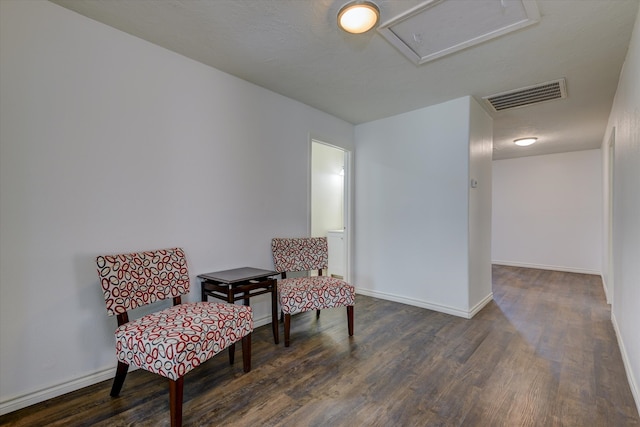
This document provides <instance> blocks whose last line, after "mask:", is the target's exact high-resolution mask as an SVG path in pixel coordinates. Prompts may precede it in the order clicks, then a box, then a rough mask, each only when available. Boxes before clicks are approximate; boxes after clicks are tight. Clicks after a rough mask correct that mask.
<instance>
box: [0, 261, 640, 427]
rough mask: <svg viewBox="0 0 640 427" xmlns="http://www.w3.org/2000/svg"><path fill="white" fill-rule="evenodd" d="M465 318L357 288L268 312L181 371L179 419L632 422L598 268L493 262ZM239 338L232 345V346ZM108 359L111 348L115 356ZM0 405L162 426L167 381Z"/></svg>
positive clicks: (99, 421)
mask: <svg viewBox="0 0 640 427" xmlns="http://www.w3.org/2000/svg"><path fill="white" fill-rule="evenodd" d="M493 291H494V301H492V302H491V303H489V304H488V305H487V306H486V307H485V308H484V309H483V310H482V311H481V312H480V313H478V314H477V315H476V317H475V318H474V319H472V320H466V319H461V318H457V317H454V316H450V315H446V314H442V313H437V312H433V311H429V310H425V309H421V308H417V307H412V306H407V305H403V304H398V303H393V302H388V301H383V300H378V299H375V298H370V297H366V296H362V295H359V296H358V297H357V300H356V309H355V336H353V337H352V338H349V337H348V335H347V322H346V310H344V309H334V310H325V311H323V312H322V315H321V317H320V319H319V320H316V319H315V313H304V314H300V315H297V316H294V318H293V319H292V335H291V337H292V341H291V347H290V348H284V347H283V345H282V343H281V344H280V345H279V346H276V345H275V344H273V340H272V336H271V330H270V325H266V326H263V327H261V328H258V329H257V330H256V331H255V332H254V334H253V363H252V365H253V370H252V371H251V372H249V373H247V374H244V373H243V372H242V363H239V362H238V360H239V361H241V360H242V359H241V354H240V352H241V351H240V349H239V348H238V349H237V350H236V351H237V353H238V354H237V355H236V364H235V365H234V366H229V364H228V358H227V354H226V352H224V353H222V354H219V355H217V356H216V357H214V358H213V359H212V360H210V361H208V362H207V363H205V364H203V365H202V366H200V367H199V368H198V369H195V370H194V371H192V372H190V373H189V374H187V376H186V378H185V388H184V393H185V396H184V423H185V425H188V426H218V425H225V426H348V427H355V426H463V425H464V426H640V418H639V417H638V412H637V409H636V407H635V403H634V400H633V397H632V395H631V390H630V388H629V385H628V383H627V379H626V375H625V372H624V367H623V364H622V358H621V355H620V352H619V350H618V346H617V343H616V338H615V335H614V331H613V328H612V325H611V321H610V310H609V307H608V306H607V304H606V302H605V297H604V293H603V290H602V282H601V280H600V278H599V277H598V276H590V275H583V274H574V273H563V272H553V271H544V270H534V269H525V268H515V267H505V266H494V268H493ZM238 347H239V346H238ZM114 364H115V360H114ZM110 387H111V381H105V382H102V383H99V384H96V385H94V386H91V387H87V388H84V389H82V390H78V391H76V392H73V393H69V394H67V395H64V396H61V397H58V398H55V399H51V400H49V401H46V402H43V403H40V404H37V405H34V406H31V407H29V408H25V409H23V410H20V411H16V412H13V413H11V414H7V415H5V416H2V417H0V425H3V426H5V425H6V426H41V425H52V426H131V425H136V426H138V425H139V426H162V425H168V424H169V402H168V387H167V382H166V380H164V379H162V378H160V377H158V376H156V375H153V374H149V373H147V372H144V371H142V370H138V371H134V372H131V373H129V375H128V377H127V379H126V381H125V384H124V387H123V390H122V393H121V396H120V397H119V398H111V397H109V390H110Z"/></svg>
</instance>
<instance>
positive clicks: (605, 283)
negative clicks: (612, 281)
mask: <svg viewBox="0 0 640 427" xmlns="http://www.w3.org/2000/svg"><path fill="white" fill-rule="evenodd" d="M600 278H601V279H602V288H603V289H604V297H605V298H606V300H607V304H609V305H611V300H610V299H609V290H608V288H607V281H606V280H605V278H604V275H602V274H601V275H600Z"/></svg>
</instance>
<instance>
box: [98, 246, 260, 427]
mask: <svg viewBox="0 0 640 427" xmlns="http://www.w3.org/2000/svg"><path fill="white" fill-rule="evenodd" d="M96 263H97V268H98V276H99V277H100V285H101V287H102V292H103V293H104V299H105V302H106V305H107V313H108V314H109V316H114V315H115V316H117V319H118V328H117V329H116V331H115V338H116V355H117V358H118V367H117V370H116V376H115V379H114V381H113V386H112V388H111V396H114V397H115V396H118V394H120V390H121V388H122V385H123V383H124V379H125V377H126V375H127V371H128V369H129V365H130V364H133V365H135V366H138V367H139V368H142V369H145V370H147V371H149V372H153V373H156V374H158V375H161V376H163V377H165V378H168V379H169V403H170V404H169V407H170V412H171V426H180V425H181V424H182V396H183V379H184V375H185V374H186V373H187V372H189V371H191V370H192V369H193V368H195V367H196V366H198V365H200V364H201V363H203V362H205V361H206V360H208V359H210V358H211V357H213V356H214V355H215V354H217V353H219V352H221V351H222V350H224V349H225V348H227V347H229V358H230V362H231V363H233V352H232V348H233V347H234V346H231V344H233V343H235V342H237V341H239V340H242V359H243V368H244V372H249V371H250V370H251V332H252V331H253V313H252V311H251V308H250V307H247V306H241V305H233V304H226V303H213V302H197V303H184V304H182V303H181V295H184V294H187V293H188V292H189V286H190V281H189V273H188V271H187V262H186V259H185V255H184V252H183V250H182V249H180V248H173V249H162V250H156V251H149V252H138V253H130V254H119V255H102V256H98V257H97V259H96ZM167 298H172V299H173V306H172V307H169V308H166V309H164V310H161V311H158V312H155V313H151V314H148V315H146V316H142V317H140V318H138V319H136V320H131V321H130V320H129V315H128V311H129V310H132V309H134V308H137V307H141V306H143V305H147V304H151V303H153V302H156V301H160V300H164V299H167Z"/></svg>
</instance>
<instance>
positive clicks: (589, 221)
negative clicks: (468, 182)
mask: <svg viewBox="0 0 640 427" xmlns="http://www.w3.org/2000/svg"><path fill="white" fill-rule="evenodd" d="M601 188H602V172H601V154H600V150H585V151H576V152H571V153H562V154H550V155H545V156H531V157H521V158H517V159H508V160H496V161H494V162H493V224H492V229H493V239H492V246H493V247H492V259H493V262H494V263H496V264H505V265H516V266H526V267H533V268H543V269H548V270H562V271H573V272H580V273H590V274H600V273H601V271H602V266H601V262H602V226H601V224H602V192H601Z"/></svg>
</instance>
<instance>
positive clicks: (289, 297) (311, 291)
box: [278, 276, 356, 314]
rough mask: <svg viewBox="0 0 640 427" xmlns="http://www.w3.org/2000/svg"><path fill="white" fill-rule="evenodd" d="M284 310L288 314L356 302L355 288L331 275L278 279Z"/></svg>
mask: <svg viewBox="0 0 640 427" xmlns="http://www.w3.org/2000/svg"><path fill="white" fill-rule="evenodd" d="M278 294H279V295H280V305H281V308H282V311H283V312H284V313H288V314H294V313H301V312H303V311H309V310H321V309H323V308H332V307H346V306H350V305H354V303H355V294H356V291H355V288H354V287H353V286H351V285H350V284H348V283H347V282H345V281H344V280H340V279H336V278H334V277H329V276H312V277H292V278H289V279H282V280H278Z"/></svg>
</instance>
